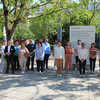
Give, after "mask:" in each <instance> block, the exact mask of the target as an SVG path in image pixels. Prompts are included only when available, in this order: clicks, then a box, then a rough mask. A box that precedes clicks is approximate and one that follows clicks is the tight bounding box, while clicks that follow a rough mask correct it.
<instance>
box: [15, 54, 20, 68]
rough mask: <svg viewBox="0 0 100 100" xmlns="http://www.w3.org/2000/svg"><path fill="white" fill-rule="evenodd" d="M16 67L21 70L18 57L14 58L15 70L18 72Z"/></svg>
mask: <svg viewBox="0 0 100 100" xmlns="http://www.w3.org/2000/svg"><path fill="white" fill-rule="evenodd" d="M16 65H17V69H19V61H18V56H14V69H15V70H16Z"/></svg>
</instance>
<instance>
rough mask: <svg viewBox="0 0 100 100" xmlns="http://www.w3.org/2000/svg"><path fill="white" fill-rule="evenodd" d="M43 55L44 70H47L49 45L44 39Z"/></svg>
mask: <svg viewBox="0 0 100 100" xmlns="http://www.w3.org/2000/svg"><path fill="white" fill-rule="evenodd" d="M44 45H45V55H44V68H45V64H46V69H48V59H49V56H50V44H49V43H48V39H45V43H44Z"/></svg>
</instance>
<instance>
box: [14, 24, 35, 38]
mask: <svg viewBox="0 0 100 100" xmlns="http://www.w3.org/2000/svg"><path fill="white" fill-rule="evenodd" d="M26 39H34V34H32V32H31V30H30V29H29V26H28V24H27V23H20V24H19V25H18V27H17V29H16V31H15V35H14V40H26Z"/></svg>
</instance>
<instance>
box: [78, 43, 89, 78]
mask: <svg viewBox="0 0 100 100" xmlns="http://www.w3.org/2000/svg"><path fill="white" fill-rule="evenodd" d="M88 55H89V54H88V50H87V49H85V44H84V43H82V44H81V49H80V50H79V52H78V57H79V67H80V77H82V76H83V77H85V66H86V59H87V58H88ZM82 70H83V71H82Z"/></svg>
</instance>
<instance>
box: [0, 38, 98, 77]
mask: <svg viewBox="0 0 100 100" xmlns="http://www.w3.org/2000/svg"><path fill="white" fill-rule="evenodd" d="M1 51H2V56H1V67H0V71H1V72H4V73H5V74H6V73H8V72H9V66H10V65H11V70H12V74H14V72H15V70H21V73H22V74H24V73H25V71H26V70H29V68H30V62H31V70H34V59H35V57H36V64H37V72H38V74H39V73H41V74H43V71H44V69H45V68H46V69H49V67H48V60H49V56H50V54H51V49H50V44H49V43H48V39H45V42H44V43H43V40H42V39H39V41H38V43H37V44H36V45H35V44H33V40H32V39H30V40H29V43H28V44H27V43H25V42H22V43H21V46H19V43H18V41H15V42H14V46H13V45H11V41H8V43H7V45H6V41H3V45H2V46H1ZM74 52H75V54H76V57H75V59H76V66H75V67H74V69H75V70H77V69H78V67H79V72H80V77H85V67H86V60H87V58H88V56H89V59H90V71H91V72H90V73H91V74H93V73H94V71H95V62H96V55H97V48H95V43H92V44H91V47H90V49H89V50H87V49H85V44H84V43H81V40H78V41H77V45H76V46H75V49H73V48H72V47H71V43H70V42H68V43H66V42H65V44H63V45H62V43H61V41H57V40H55V44H54V46H53V56H54V66H56V67H57V68H56V69H57V76H62V69H63V64H64V60H65V65H64V70H65V71H66V70H72V69H73V66H72V59H73V54H74ZM99 59H100V57H99Z"/></svg>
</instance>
